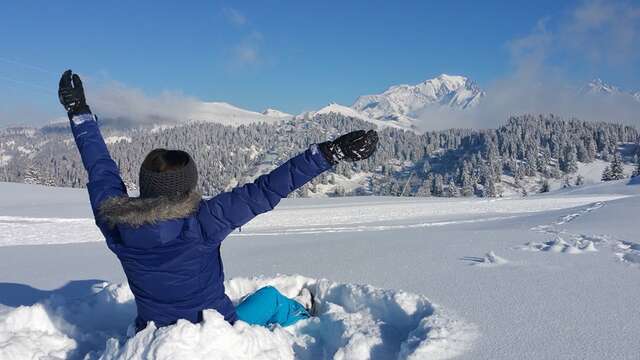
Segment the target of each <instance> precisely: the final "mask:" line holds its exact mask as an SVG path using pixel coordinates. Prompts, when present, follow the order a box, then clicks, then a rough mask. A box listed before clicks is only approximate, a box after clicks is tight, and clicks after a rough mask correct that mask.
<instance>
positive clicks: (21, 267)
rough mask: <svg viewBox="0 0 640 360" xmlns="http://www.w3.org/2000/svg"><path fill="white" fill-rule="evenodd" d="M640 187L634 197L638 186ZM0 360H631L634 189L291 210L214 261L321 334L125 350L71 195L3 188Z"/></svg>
mask: <svg viewBox="0 0 640 360" xmlns="http://www.w3.org/2000/svg"><path fill="white" fill-rule="evenodd" d="M637 182H640V181H637ZM0 196H1V197H2V202H0V359H65V358H71V359H140V358H141V359H183V358H184V359H186V358H188V359H214V358H215V359H239V358H240V359H241V358H266V359H283V358H284V359H286V358H301V359H316V358H320V359H332V358H335V359H367V358H372V359H396V358H401V359H404V358H410V359H423V358H425V359H442V358H454V357H455V358H461V359H635V358H637V356H638V354H639V353H640V343H639V342H638V341H637V340H636V339H637V335H638V334H640V311H637V307H638V305H637V303H638V299H639V298H640V235H638V226H637V224H636V221H637V218H638V216H637V214H638V212H639V211H640V184H627V183H625V182H615V183H606V184H595V185H588V186H584V187H580V188H573V189H568V190H558V191H555V192H552V193H549V194H545V195H536V196H530V197H528V198H502V199H492V200H484V199H466V198H463V199H441V198H440V199H436V198H427V199H415V198H413V199H405V198H402V199H400V198H380V197H357V198H334V199H288V200H285V201H284V202H283V203H282V204H281V205H280V206H279V207H278V209H277V210H276V211H274V212H272V213H270V214H265V215H261V216H259V217H258V218H256V219H255V220H254V221H253V222H252V223H250V224H248V225H247V226H245V227H243V228H242V231H241V232H235V233H233V234H232V235H231V236H230V237H229V238H228V239H227V240H226V241H225V243H224V244H223V258H224V262H225V272H226V275H227V279H228V281H227V292H228V294H229V296H230V297H231V298H232V300H234V301H237V300H239V299H240V298H241V297H242V296H243V295H245V294H247V293H250V292H251V291H253V290H255V289H257V288H258V287H260V286H263V285H267V284H270V285H274V286H276V287H278V288H279V289H280V290H281V291H283V292H284V293H285V294H288V295H291V296H292V295H295V294H296V293H297V292H298V290H299V289H300V288H301V287H303V286H306V287H309V288H311V289H312V290H315V292H316V293H317V295H318V297H319V299H320V301H321V306H320V315H319V317H317V318H314V319H310V320H305V321H302V322H299V323H298V324H296V325H295V326H293V327H289V328H276V329H271V330H267V329H264V328H260V327H251V326H247V325H246V324H243V323H240V322H239V323H237V324H236V325H234V326H231V325H229V324H227V323H226V322H224V321H223V320H222V319H221V317H220V316H219V315H218V314H217V313H216V312H215V311H209V312H207V313H206V314H205V321H204V323H202V324H198V325H194V324H190V323H187V322H180V323H178V324H176V325H175V326H171V327H167V328H163V329H155V328H147V329H146V330H144V331H142V332H140V333H139V334H137V335H136V336H135V337H133V338H128V337H127V328H128V325H129V324H130V323H131V322H132V320H133V318H134V317H135V306H134V304H133V302H132V295H131V292H130V291H129V289H128V286H127V285H126V279H125V277H124V274H123V272H122V270H121V269H120V265H119V263H118V261H117V259H116V258H115V256H114V255H112V254H111V253H110V252H109V250H108V249H107V248H106V246H105V245H104V244H103V242H102V241H101V239H100V235H99V233H98V232H97V230H96V229H95V228H94V225H93V221H92V219H91V214H90V209H89V207H88V201H87V196H86V194H85V192H84V191H83V190H77V189H56V188H47V187H39V186H31V185H23V184H8V183H0Z"/></svg>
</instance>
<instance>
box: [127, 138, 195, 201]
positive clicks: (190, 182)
mask: <svg viewBox="0 0 640 360" xmlns="http://www.w3.org/2000/svg"><path fill="white" fill-rule="evenodd" d="M170 151H179V150H170ZM179 152H181V153H183V154H184V155H186V156H187V158H188V161H187V163H186V164H185V165H184V166H182V167H180V168H177V169H172V170H167V171H163V172H157V171H153V170H150V169H146V168H145V167H144V166H140V177H139V185H140V197H142V198H152V197H158V196H166V197H169V198H175V197H181V196H183V195H186V194H188V193H189V192H191V191H193V190H194V189H195V188H196V185H197V184H198V169H197V167H196V164H195V162H194V161H193V159H192V158H191V156H190V155H189V154H188V153H186V152H184V151H179Z"/></svg>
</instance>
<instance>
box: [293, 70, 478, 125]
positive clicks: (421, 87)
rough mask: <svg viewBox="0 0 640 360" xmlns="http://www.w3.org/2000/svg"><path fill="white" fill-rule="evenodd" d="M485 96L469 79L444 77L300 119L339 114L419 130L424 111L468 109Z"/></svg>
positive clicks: (400, 86)
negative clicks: (420, 118)
mask: <svg viewBox="0 0 640 360" xmlns="http://www.w3.org/2000/svg"><path fill="white" fill-rule="evenodd" d="M484 95H485V93H484V91H482V90H481V89H480V88H479V87H478V86H477V85H476V84H475V83H474V82H473V81H471V80H470V79H469V78H467V77H464V76H457V75H447V74H442V75H440V76H438V77H436V78H434V79H429V80H425V81H423V82H421V83H420V84H417V85H394V86H391V87H390V88H389V89H387V90H386V91H384V92H383V93H381V94H374V95H363V96H360V97H358V99H357V100H356V101H355V103H354V104H353V105H351V107H347V106H343V105H339V104H335V103H332V104H329V105H328V106H325V107H324V108H322V109H320V110H317V111H315V112H306V113H303V114H300V115H299V116H302V117H304V116H314V115H316V114H318V115H320V114H327V113H336V114H340V115H345V116H349V117H354V118H358V119H362V120H366V121H369V122H373V123H375V124H376V125H378V126H382V127H385V126H390V127H396V128H401V129H407V130H414V131H415V130H417V126H416V117H417V114H418V113H419V112H420V111H423V110H424V109H426V108H429V107H447V108H454V109H459V110H464V109H468V108H470V107H473V106H475V105H476V104H478V102H479V101H480V100H481V98H482V97H483V96H484Z"/></svg>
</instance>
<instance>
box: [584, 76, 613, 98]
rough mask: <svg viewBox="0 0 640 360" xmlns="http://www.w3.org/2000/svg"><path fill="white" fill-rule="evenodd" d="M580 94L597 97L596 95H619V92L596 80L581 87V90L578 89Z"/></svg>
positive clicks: (598, 79) (600, 80) (611, 86)
mask: <svg viewBox="0 0 640 360" xmlns="http://www.w3.org/2000/svg"><path fill="white" fill-rule="evenodd" d="M580 93H581V94H590V95H597V94H609V95H612V94H619V93H621V91H620V89H619V88H618V87H616V86H613V85H610V84H608V83H606V82H604V81H602V79H600V78H596V79H593V80H592V81H590V82H589V83H588V84H587V85H585V86H583V87H582V89H580Z"/></svg>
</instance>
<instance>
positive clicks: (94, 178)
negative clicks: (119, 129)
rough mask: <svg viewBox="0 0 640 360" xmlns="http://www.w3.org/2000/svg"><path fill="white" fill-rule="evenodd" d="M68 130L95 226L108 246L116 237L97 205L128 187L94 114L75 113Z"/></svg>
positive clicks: (116, 234) (125, 193)
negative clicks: (85, 178) (77, 154)
mask: <svg viewBox="0 0 640 360" xmlns="http://www.w3.org/2000/svg"><path fill="white" fill-rule="evenodd" d="M71 132H72V133H73V138H74V139H75V141H76V145H77V146H78V150H79V151H80V157H81V158H82V164H83V165H84V168H85V169H86V170H87V174H88V177H89V182H88V183H87V190H88V191H89V200H90V202H91V209H92V210H93V215H94V217H95V219H96V225H98V227H99V228H100V231H102V234H103V235H104V236H105V238H106V240H107V243H108V244H109V245H111V244H112V243H113V241H115V240H116V239H117V237H118V236H119V235H118V233H117V230H116V229H111V228H109V226H107V224H106V223H105V222H104V221H102V220H101V219H100V216H99V214H98V209H99V207H100V204H101V203H102V202H103V201H104V200H105V199H108V198H110V197H114V196H126V195H127V190H126V187H125V186H124V183H123V182H122V178H120V171H119V170H118V166H117V165H116V163H115V162H114V161H113V159H111V156H110V155H109V150H108V149H107V145H106V144H105V142H104V139H103V138H102V134H101V133H100V129H99V128H98V123H97V121H96V117H95V116H94V115H92V114H82V115H76V116H74V117H73V119H72V120H71Z"/></svg>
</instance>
